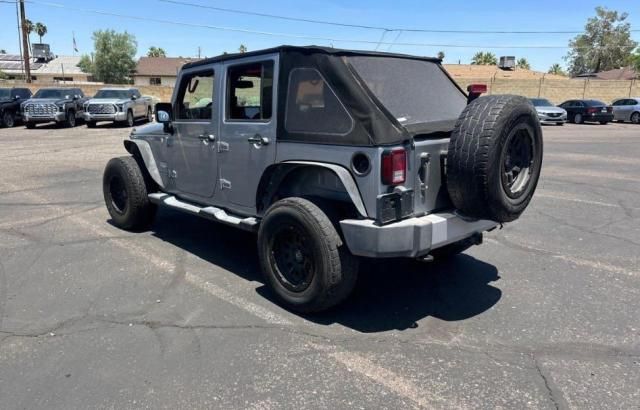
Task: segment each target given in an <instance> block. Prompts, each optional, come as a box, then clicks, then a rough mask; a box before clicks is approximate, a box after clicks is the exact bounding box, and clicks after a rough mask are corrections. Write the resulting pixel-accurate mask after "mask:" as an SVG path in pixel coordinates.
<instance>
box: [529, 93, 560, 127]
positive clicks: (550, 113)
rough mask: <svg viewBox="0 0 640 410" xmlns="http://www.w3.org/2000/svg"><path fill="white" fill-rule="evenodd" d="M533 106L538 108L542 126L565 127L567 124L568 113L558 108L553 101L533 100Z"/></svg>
mask: <svg viewBox="0 0 640 410" xmlns="http://www.w3.org/2000/svg"><path fill="white" fill-rule="evenodd" d="M530 100H531V104H533V106H534V107H536V112H537V113H538V119H539V120H540V123H541V124H556V125H564V123H565V122H567V111H565V110H564V109H563V108H560V107H556V106H555V105H553V104H552V103H551V101H549V100H547V99H544V98H531V99H530Z"/></svg>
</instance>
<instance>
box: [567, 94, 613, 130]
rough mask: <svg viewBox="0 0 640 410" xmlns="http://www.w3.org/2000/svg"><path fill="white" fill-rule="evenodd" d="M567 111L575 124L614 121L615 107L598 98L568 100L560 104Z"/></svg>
mask: <svg viewBox="0 0 640 410" xmlns="http://www.w3.org/2000/svg"><path fill="white" fill-rule="evenodd" d="M559 107H561V108H564V109H565V111H567V118H568V120H569V121H570V122H573V123H575V124H582V123H583V122H599V123H600V124H603V125H604V124H607V123H609V122H611V121H613V108H612V107H610V106H608V105H607V104H605V103H603V102H602V101H598V100H568V101H565V102H563V103H562V104H560V105H559Z"/></svg>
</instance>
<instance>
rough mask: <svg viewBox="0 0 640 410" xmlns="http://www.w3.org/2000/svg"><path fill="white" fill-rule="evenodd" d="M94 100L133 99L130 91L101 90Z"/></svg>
mask: <svg viewBox="0 0 640 410" xmlns="http://www.w3.org/2000/svg"><path fill="white" fill-rule="evenodd" d="M93 98H117V99H119V100H126V99H127V98H131V91H129V90H100V91H98V92H97V93H96V95H95V96H94V97H93Z"/></svg>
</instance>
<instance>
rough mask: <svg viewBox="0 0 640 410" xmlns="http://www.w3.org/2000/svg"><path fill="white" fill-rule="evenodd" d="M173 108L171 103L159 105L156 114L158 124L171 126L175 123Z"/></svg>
mask: <svg viewBox="0 0 640 410" xmlns="http://www.w3.org/2000/svg"><path fill="white" fill-rule="evenodd" d="M172 113H173V106H172V105H171V103H157V104H156V109H155V114H156V122H159V123H160V124H170V123H171V121H173V115H172Z"/></svg>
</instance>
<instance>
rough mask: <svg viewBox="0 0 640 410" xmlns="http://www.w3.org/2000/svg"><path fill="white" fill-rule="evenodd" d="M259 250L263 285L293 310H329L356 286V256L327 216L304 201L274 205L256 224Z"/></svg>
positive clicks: (289, 201) (298, 199)
mask: <svg viewBox="0 0 640 410" xmlns="http://www.w3.org/2000/svg"><path fill="white" fill-rule="evenodd" d="M258 251H259V256H260V264H261V266H262V271H263V273H264V275H265V279H266V282H267V284H268V286H269V287H270V288H271V289H272V290H273V292H274V293H275V294H276V295H277V296H278V298H279V299H280V300H281V301H282V302H283V303H284V304H285V305H286V306H288V307H289V308H291V309H293V310H297V311H301V312H318V311H321V310H325V309H328V308H330V307H332V306H335V305H337V304H338V303H340V302H341V301H343V300H344V299H345V298H346V297H347V296H348V295H349V294H350V293H351V291H352V290H353V287H354V286H355V283H356V279H357V268H358V260H357V259H356V258H355V257H354V256H353V255H351V254H350V253H349V251H348V249H347V248H346V245H345V244H344V243H343V242H342V240H341V238H340V235H339V234H338V232H337V231H336V228H335V227H334V225H333V224H332V223H331V221H330V220H329V218H328V217H327V215H326V214H325V213H324V212H323V211H322V210H321V209H320V208H319V207H318V206H317V205H315V204H314V203H312V202H311V201H309V200H306V199H303V198H286V199H282V200H280V201H278V202H276V203H274V204H273V205H272V206H271V207H270V208H269V209H268V211H267V213H266V214H265V216H264V218H263V220H262V223H261V224H260V230H259V232H258Z"/></svg>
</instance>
